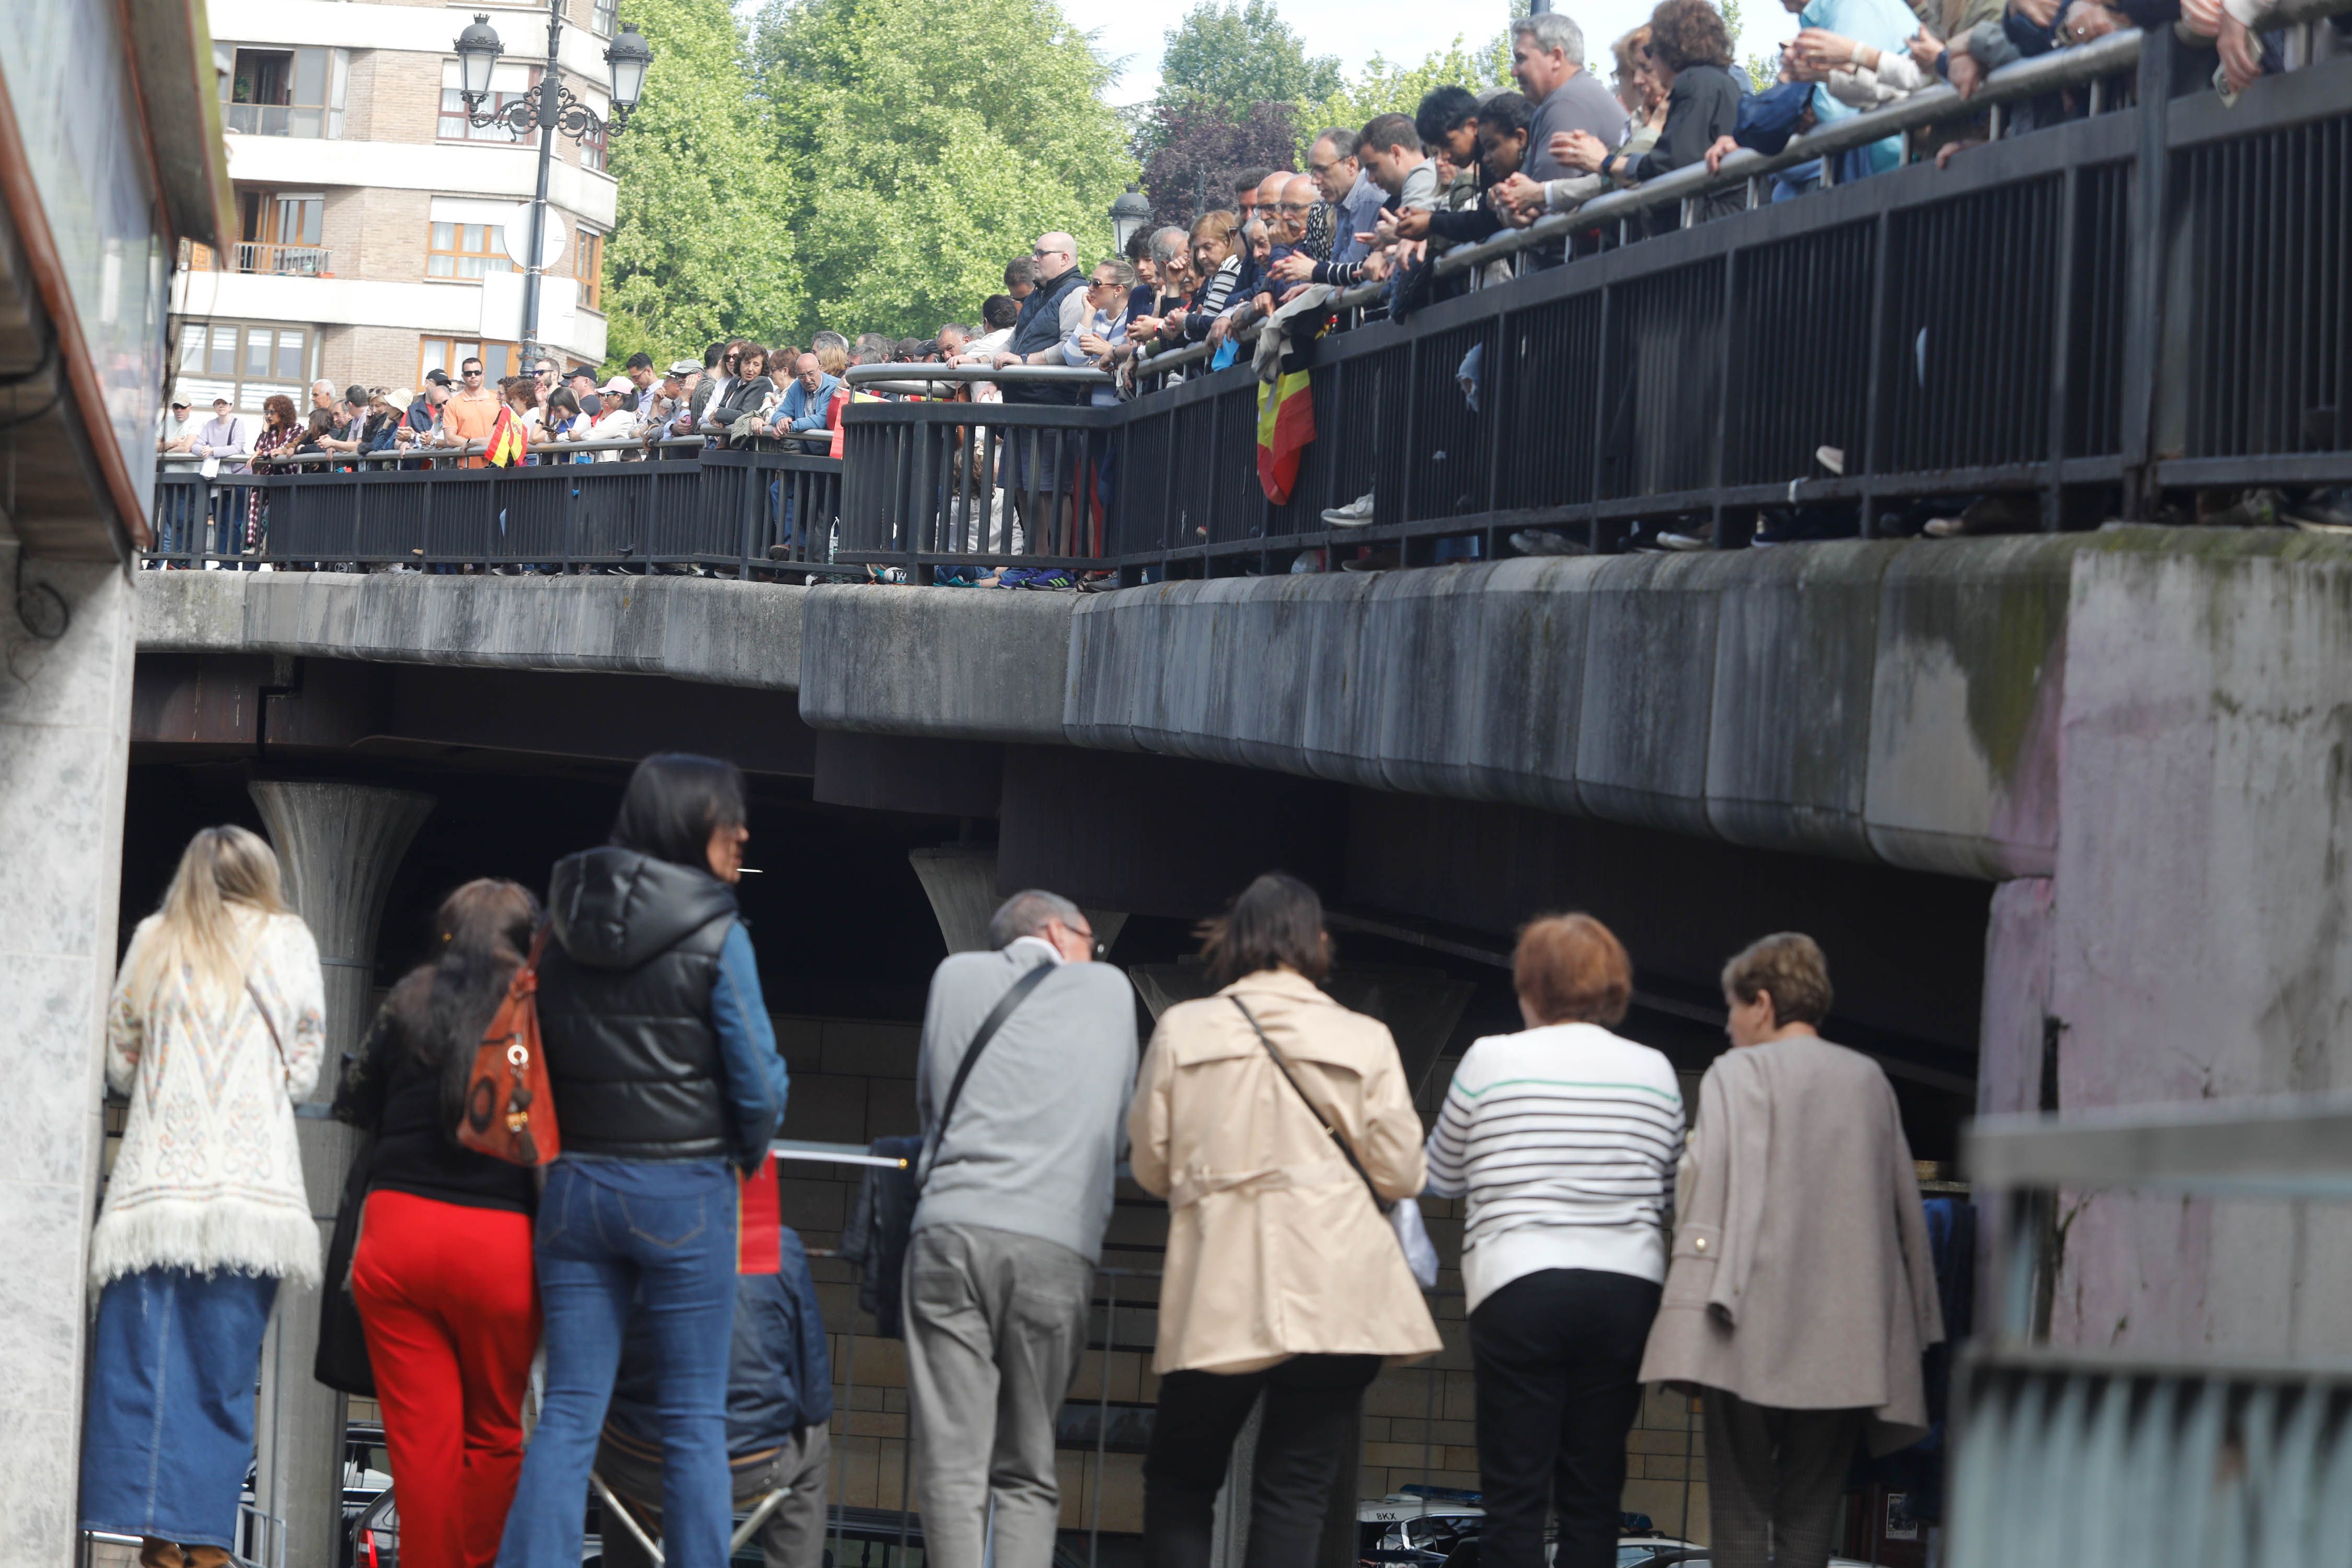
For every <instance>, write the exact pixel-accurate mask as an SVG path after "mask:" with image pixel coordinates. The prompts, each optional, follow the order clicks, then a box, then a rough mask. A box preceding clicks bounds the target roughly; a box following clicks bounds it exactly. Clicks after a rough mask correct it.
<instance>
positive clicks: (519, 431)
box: [489, 408, 530, 468]
mask: <svg viewBox="0 0 2352 1568" xmlns="http://www.w3.org/2000/svg"><path fill="white" fill-rule="evenodd" d="M529 450H530V437H528V436H526V435H525V434H524V433H523V427H522V421H521V420H520V419H517V418H516V417H515V416H514V410H513V409H511V408H501V409H499V418H498V423H497V424H495V425H493V426H490V451H489V463H490V466H491V467H492V468H513V467H514V466H515V465H516V464H518V463H520V462H521V461H522V459H523V454H524V453H525V452H527V451H529Z"/></svg>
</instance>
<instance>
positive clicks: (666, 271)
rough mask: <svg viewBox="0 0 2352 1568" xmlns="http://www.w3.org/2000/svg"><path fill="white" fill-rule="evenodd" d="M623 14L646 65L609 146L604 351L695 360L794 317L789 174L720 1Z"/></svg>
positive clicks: (635, 7)
mask: <svg viewBox="0 0 2352 1568" xmlns="http://www.w3.org/2000/svg"><path fill="white" fill-rule="evenodd" d="M628 19H629V20H630V21H632V22H635V24H636V25H637V27H638V30H639V31H641V32H643V33H644V34H645V36H646V42H647V43H648V44H650V45H652V47H653V50H654V64H653V68H652V69H651V70H650V71H648V72H647V73H646V90H645V99H644V100H643V102H642V103H641V104H640V105H639V107H638V109H637V110H636V112H635V114H633V115H632V116H631V117H630V119H629V125H628V130H627V132H625V133H624V134H622V135H620V136H616V137H614V139H613V144H612V163H611V167H612V171H613V174H614V177H615V178H617V179H618V180H619V182H620V194H619V198H618V210H617V213H616V215H615V216H616V221H615V223H614V227H613V233H612V237H611V238H609V239H608V240H607V241H606V242H605V250H604V266H605V270H606V275H607V277H608V278H609V279H610V280H611V282H610V286H609V287H608V288H607V289H606V290H605V293H604V309H605V311H606V313H607V321H608V331H607V336H606V353H607V355H608V357H609V360H610V363H614V364H618V363H622V362H624V361H625V360H626V359H627V358H628V356H629V355H631V354H633V353H636V352H638V351H639V350H644V351H645V352H646V353H650V354H652V355H653V356H654V359H655V361H656V363H662V362H664V361H667V360H670V359H676V358H678V357H680V356H685V357H688V358H694V359H699V358H700V357H701V356H702V347H703V345H704V344H705V343H707V342H710V341H711V340H712V339H713V338H720V337H725V336H728V335H729V334H730V333H735V332H744V333H750V332H771V331H777V330H779V329H781V328H782V327H783V326H784V325H785V324H786V323H788V322H789V321H792V320H793V316H794V315H795V314H796V312H797V311H798V309H799V301H800V300H801V297H802V281H801V272H800V265H799V260H798V255H797V248H796V247H795V246H794V244H793V231H792V226H791V222H790V216H791V215H790V209H789V198H790V195H791V190H792V180H791V176H790V174H789V172H788V171H787V170H786V169H785V167H784V166H783V165H782V163H780V162H779V161H778V160H777V159H776V158H775V156H774V154H773V151H772V150H773V148H774V145H775V130H774V127H773V124H772V121H771V119H770V117H769V115H768V113H767V110H766V108H765V106H764V105H763V104H762V103H761V102H760V101H759V100H758V99H757V98H756V97H755V96H754V94H753V93H752V91H751V72H750V69H749V68H748V63H747V61H746V58H745V55H744V38H743V34H742V29H741V27H740V25H739V24H738V23H737V22H736V20H735V16H734V14H733V12H732V11H730V9H729V7H728V4H727V0H631V3H630V6H629V18H628ZM748 258H757V264H756V265H746V264H745V263H746V260H747V259H748Z"/></svg>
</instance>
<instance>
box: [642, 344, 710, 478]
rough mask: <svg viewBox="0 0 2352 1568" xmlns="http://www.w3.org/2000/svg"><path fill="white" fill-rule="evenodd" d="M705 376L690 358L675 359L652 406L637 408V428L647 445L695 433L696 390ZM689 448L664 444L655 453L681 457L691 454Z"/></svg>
mask: <svg viewBox="0 0 2352 1568" xmlns="http://www.w3.org/2000/svg"><path fill="white" fill-rule="evenodd" d="M701 379H702V366H701V365H700V364H698V363H696V362H695V361H693V360H690V359H682V360H674V361H672V362H671V363H670V367H669V374H667V375H665V376H664V377H663V378H662V381H661V385H660V387H659V388H658V389H657V390H656V392H655V393H654V395H653V405H652V406H651V407H650V408H646V407H640V408H639V409H638V411H637V416H638V417H637V428H639V429H640V430H643V431H644V432H645V436H646V442H647V443H648V444H650V443H652V442H654V441H657V440H661V439H663V438H665V437H676V436H691V435H692V434H694V389H695V385H696V384H697V383H698V382H699V381H701ZM692 450H693V448H692V447H662V448H661V449H660V450H659V451H657V452H656V453H655V454H654V455H655V456H656V457H657V458H682V457H686V456H688V455H689V454H690V453H691V452H692Z"/></svg>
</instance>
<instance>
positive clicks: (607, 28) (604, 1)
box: [588, 0, 621, 38]
mask: <svg viewBox="0 0 2352 1568" xmlns="http://www.w3.org/2000/svg"><path fill="white" fill-rule="evenodd" d="M620 15H621V0H595V4H594V5H593V7H592V8H591V9H590V11H589V16H588V25H589V26H592V27H593V28H595V29H596V36H597V37H600V38H609V37H612V36H613V24H614V22H615V21H616V20H617V19H618V18H619V16H620Z"/></svg>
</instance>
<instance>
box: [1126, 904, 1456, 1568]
mask: <svg viewBox="0 0 2352 1568" xmlns="http://www.w3.org/2000/svg"><path fill="white" fill-rule="evenodd" d="M1206 933H1207V938H1208V941H1207V944H1206V946H1205V948H1204V949H1203V953H1202V956H1204V957H1205V958H1206V959H1207V960H1208V962H1209V968H1210V973H1211V975H1212V976H1213V978H1214V979H1216V980H1218V981H1220V982H1223V983H1224V989H1223V990H1222V991H1220V992H1218V993H1217V994H1215V995H1213V996H1209V997H1204V998H1202V999H1201V1000H1200V1001H1197V1002H1184V1003H1180V1004H1179V1005H1176V1006H1173V1007H1171V1008H1170V1009H1168V1011H1167V1013H1166V1014H1165V1015H1163V1016H1161V1018H1160V1027H1159V1028H1158V1030H1157V1031H1155V1032H1154V1033H1153V1035H1152V1037H1151V1045H1150V1049H1149V1050H1148V1051H1146V1053H1145V1054H1144V1058H1143V1074H1142V1079H1141V1081H1140V1082H1139V1084H1138V1085H1137V1089H1136V1096H1135V1104H1134V1108H1133V1110H1131V1111H1130V1112H1129V1117H1128V1133H1129V1139H1130V1141H1131V1142H1132V1144H1133V1152H1132V1155H1131V1158H1132V1160H1133V1163H1134V1171H1135V1179H1136V1181H1137V1182H1139V1184H1142V1185H1143V1186H1144V1187H1146V1188H1148V1189H1149V1190H1150V1191H1152V1192H1154V1193H1159V1194H1163V1195H1164V1196H1165V1197H1166V1198H1167V1199H1168V1208H1169V1219H1168V1258H1167V1265H1166V1272H1165V1273H1164V1274H1163V1275H1162V1276H1161V1279H1160V1348H1159V1352H1158V1353H1157V1354H1156V1355H1155V1356H1154V1357H1153V1360H1152V1370H1153V1371H1154V1372H1156V1373H1159V1374H1160V1409H1159V1415H1158V1418H1157V1420H1156V1421H1155V1422H1154V1424H1153V1426H1152V1433H1151V1450H1150V1454H1149V1455H1148V1456H1147V1457H1146V1458H1145V1459H1144V1463H1143V1533H1144V1538H1145V1539H1146V1540H1147V1541H1148V1542H1150V1563H1151V1564H1152V1568H1204V1565H1205V1564H1206V1563H1208V1561H1209V1544H1210V1540H1209V1538H1210V1521H1211V1517H1212V1513H1213V1509H1214V1507H1215V1503H1216V1497H1217V1488H1218V1486H1219V1484H1220V1483H1221V1482H1222V1481H1223V1479H1224V1474H1225V1465H1226V1459H1227V1458H1228V1456H1229V1455H1230V1454H1231V1452H1232V1450H1233V1445H1234V1437H1235V1436H1236V1435H1237V1434H1239V1432H1240V1431H1241V1427H1242V1423H1243V1422H1244V1420H1245V1419H1247V1417H1248V1415H1249V1412H1250V1407H1251V1406H1252V1405H1255V1403H1256V1401H1257V1399H1258V1396H1259V1394H1261V1393H1263V1394H1265V1418H1264V1424H1263V1426H1261V1428H1260V1431H1259V1434H1258V1440H1257V1458H1256V1462H1255V1471H1254V1475H1253V1479H1252V1485H1251V1499H1250V1538H1249V1547H1248V1551H1247V1553H1246V1555H1245V1557H1244V1563H1245V1568H1296V1565H1297V1564H1298V1563H1307V1562H1311V1561H1312V1560H1313V1559H1314V1556H1315V1543H1316V1539H1317V1537H1318V1534H1319V1533H1320V1532H1321V1530H1322V1524H1323V1517H1324V1513H1325V1511H1326V1503H1327V1501H1328V1498H1329V1496H1330V1492H1331V1488H1332V1486H1333V1484H1334V1482H1335V1481H1336V1480H1337V1479H1338V1478H1339V1468H1340V1460H1341V1458H1342V1455H1341V1452H1340V1450H1341V1448H1342V1447H1343V1446H1344V1445H1345V1443H1346V1440H1347V1435H1348V1433H1349V1430H1350V1428H1351V1422H1350V1417H1351V1415H1353V1413H1354V1412H1355V1410H1356V1407H1357V1405H1358V1404H1359V1402H1360V1400H1361V1399H1362V1397H1363V1392H1364V1388H1365V1386H1366V1385H1367V1384H1370V1382H1371V1381H1372V1379H1373V1377H1374V1376H1375V1375H1376V1374H1377V1373H1379V1372H1380V1370H1381V1366H1382V1364H1383V1363H1387V1362H1391V1361H1406V1360H1417V1359H1419V1358H1420V1357H1423V1356H1426V1355H1430V1354H1433V1353H1434V1352H1436V1351H1437V1349H1438V1348H1439V1342H1438V1337H1437V1327H1436V1325H1435V1324H1434V1323H1433V1322H1432V1321H1430V1317H1429V1309H1428V1308H1427V1307H1426V1306H1424V1305H1423V1302H1422V1299H1421V1293H1420V1291H1419V1290H1418V1289H1416V1288H1415V1287H1414V1285H1413V1280H1412V1272H1411V1271H1410V1270H1409V1269H1408V1268H1407V1267H1406V1265H1405V1260H1404V1254H1403V1251H1402V1248H1400V1247H1399V1246H1398V1245H1397V1240H1396V1236H1395V1233H1394V1232H1392V1231H1391V1229H1390V1228H1389V1226H1388V1222H1387V1221H1386V1219H1385V1218H1384V1217H1383V1216H1382V1214H1381V1206H1380V1205H1381V1204H1388V1203H1393V1202H1394V1201H1395V1200H1397V1199H1399V1198H1404V1197H1410V1196H1412V1195H1413V1194H1417V1193H1419V1192H1420V1191H1421V1188H1422V1184H1423V1162H1422V1152H1421V1119H1420V1118H1419V1117H1418V1116H1416V1115H1415V1114H1414V1113H1413V1109H1412V1098H1411V1096H1410V1094H1409V1093H1408V1092H1407V1090H1406V1087H1405V1082H1404V1070H1403V1067H1402V1063H1400V1062H1399V1061H1398V1059H1397V1048H1396V1042H1395V1041H1394V1040H1393V1039H1391V1038H1390V1037H1389V1032H1388V1029H1387V1027H1386V1026H1384V1025H1382V1024H1381V1023H1380V1022H1379V1021H1378V1020H1376V1019H1372V1018H1368V1017H1365V1016H1363V1015H1361V1014H1360V1013H1351V1012H1349V1011H1348V1009H1346V1008H1345V1007H1342V1006H1340V1005H1339V1004H1338V1003H1336V1002H1334V1001H1332V1000H1331V998H1330V997H1328V996H1327V995H1325V994H1323V993H1322V991H1321V990H1319V989H1318V987H1317V985H1316V984H1315V983H1316V982H1317V981H1318V980H1320V979H1321V978H1322V977H1323V976H1324V975H1325V974H1326V973H1328V972H1329V969H1330V963H1331V946H1330V939H1329V937H1328V936H1327V935H1326V934H1325V932H1324V930H1323V906H1322V902H1321V900H1318V899H1317V898H1316V896H1315V892H1314V889H1311V888H1309V887H1307V885H1306V884H1305V883H1303V882H1300V881H1298V880H1297V879H1295V878H1291V877H1286V876H1281V875H1278V874H1276V875H1268V876H1264V877H1260V878H1259V879H1257V880H1256V881H1255V882H1253V883H1251V884H1250V886H1249V888H1248V889H1247V890H1245V891H1244V893H1243V894H1242V896H1241V897H1240V898H1238V899H1236V900H1234V907H1233V910H1232V911H1231V912H1230V913H1228V914H1227V915H1225V916H1224V918H1223V919H1222V920H1218V921H1212V922H1210V924H1209V926H1208V927H1207V928H1206ZM1367 1189H1370V1190H1367ZM1375 1193H1376V1194H1378V1197H1379V1202H1378V1203H1375V1201H1374V1194H1375Z"/></svg>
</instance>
